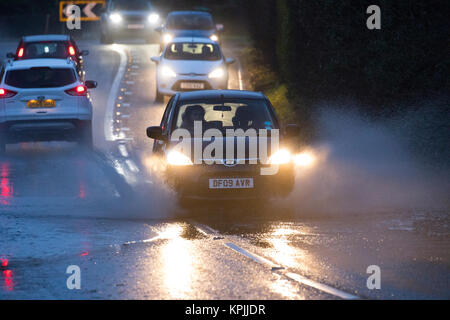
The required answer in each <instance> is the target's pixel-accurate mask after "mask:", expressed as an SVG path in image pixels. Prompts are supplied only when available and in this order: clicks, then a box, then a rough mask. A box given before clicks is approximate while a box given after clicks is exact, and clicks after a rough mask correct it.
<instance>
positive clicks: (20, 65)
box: [6, 58, 75, 70]
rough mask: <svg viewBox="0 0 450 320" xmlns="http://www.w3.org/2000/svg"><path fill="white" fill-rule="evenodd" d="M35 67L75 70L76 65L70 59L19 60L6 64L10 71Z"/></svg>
mask: <svg viewBox="0 0 450 320" xmlns="http://www.w3.org/2000/svg"><path fill="white" fill-rule="evenodd" d="M33 67H53V68H63V67H70V68H74V67H75V63H74V62H73V61H72V60H70V59H51V58H48V59H26V60H17V61H13V62H12V63H9V64H6V68H7V69H8V70H13V69H27V68H33Z"/></svg>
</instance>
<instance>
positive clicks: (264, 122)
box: [175, 99, 276, 134]
mask: <svg viewBox="0 0 450 320" xmlns="http://www.w3.org/2000/svg"><path fill="white" fill-rule="evenodd" d="M175 118H176V123H175V124H176V125H175V128H183V129H187V130H190V131H191V132H193V127H194V121H202V122H203V131H206V130H207V129H210V128H215V129H219V130H221V131H222V132H223V134H225V133H226V131H225V130H226V129H234V130H236V129H243V130H247V129H250V128H253V129H256V130H259V129H268V130H270V129H273V128H276V126H275V122H274V119H273V117H272V115H271V113H270V111H269V107H268V106H267V104H266V101H265V100H253V99H239V100H225V101H219V100H218V101H208V102H204V101H189V102H184V103H182V104H181V105H179V106H178V108H177V115H176V117H175Z"/></svg>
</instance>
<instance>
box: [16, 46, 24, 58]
mask: <svg viewBox="0 0 450 320" xmlns="http://www.w3.org/2000/svg"><path fill="white" fill-rule="evenodd" d="M23 52H24V50H23V48H20V49H19V51H18V52H17V57H19V58H22V57H23Z"/></svg>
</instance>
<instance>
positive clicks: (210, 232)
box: [189, 220, 219, 235]
mask: <svg viewBox="0 0 450 320" xmlns="http://www.w3.org/2000/svg"><path fill="white" fill-rule="evenodd" d="M189 223H190V224H192V225H193V226H195V227H196V228H197V230H199V231H200V232H201V233H203V234H205V235H218V234H219V231H217V230H215V229H213V228H211V227H210V226H207V225H204V224H202V223H198V222H195V221H192V220H191V221H189Z"/></svg>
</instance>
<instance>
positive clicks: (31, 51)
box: [21, 41, 69, 59]
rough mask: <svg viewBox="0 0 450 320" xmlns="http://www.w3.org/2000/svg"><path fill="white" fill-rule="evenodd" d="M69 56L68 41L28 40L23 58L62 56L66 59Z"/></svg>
mask: <svg viewBox="0 0 450 320" xmlns="http://www.w3.org/2000/svg"><path fill="white" fill-rule="evenodd" d="M68 56H69V49H68V46H67V42H64V41H51V42H26V43H25V44H24V53H23V56H22V57H21V59H36V58H60V59H65V58H67V57H68Z"/></svg>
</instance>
